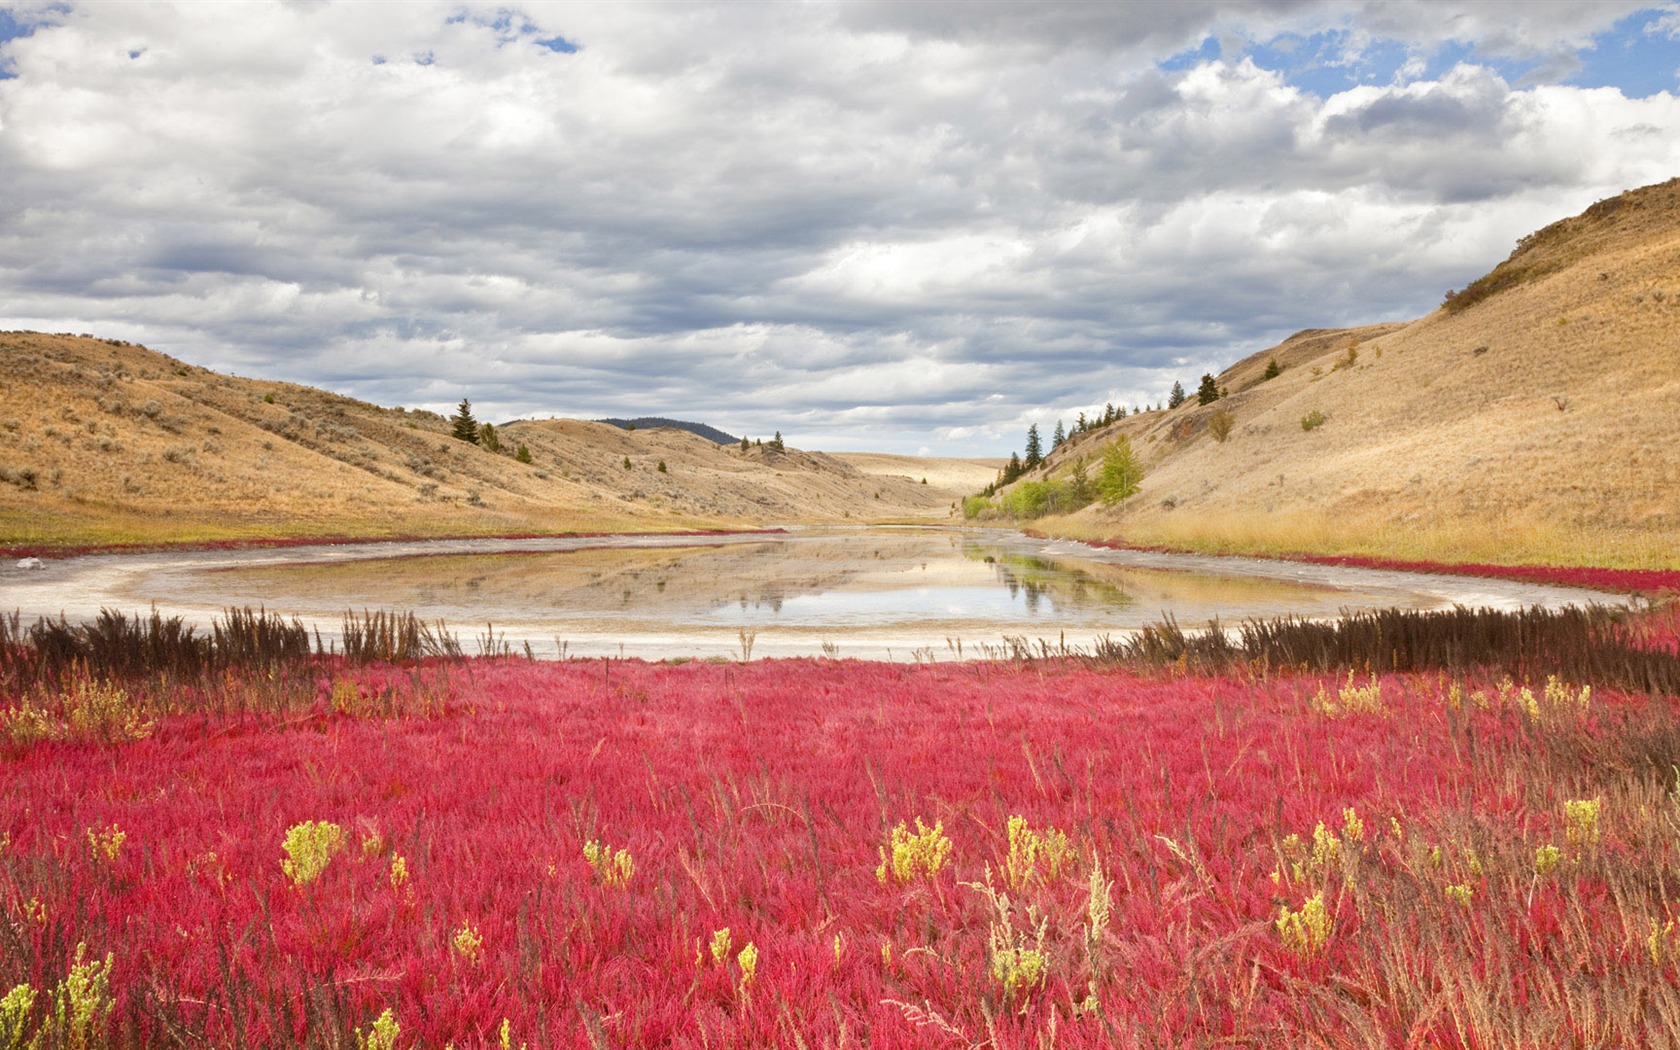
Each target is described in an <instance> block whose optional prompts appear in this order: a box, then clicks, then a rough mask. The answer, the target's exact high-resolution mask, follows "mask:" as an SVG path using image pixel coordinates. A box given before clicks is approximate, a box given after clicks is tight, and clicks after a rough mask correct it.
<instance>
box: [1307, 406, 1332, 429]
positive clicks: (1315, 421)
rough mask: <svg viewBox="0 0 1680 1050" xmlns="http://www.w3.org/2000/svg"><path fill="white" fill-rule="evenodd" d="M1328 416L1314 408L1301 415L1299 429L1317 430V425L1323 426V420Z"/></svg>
mask: <svg viewBox="0 0 1680 1050" xmlns="http://www.w3.org/2000/svg"><path fill="white" fill-rule="evenodd" d="M1329 418H1330V417H1329V416H1327V415H1325V414H1324V413H1323V412H1320V411H1319V410H1318V409H1316V408H1315V409H1313V410H1312V411H1311V412H1308V413H1307V414H1306V415H1304V416H1302V417H1301V429H1302V430H1317V429H1318V428H1319V427H1321V426H1323V425H1324V423H1325V421H1326V420H1328V419H1329Z"/></svg>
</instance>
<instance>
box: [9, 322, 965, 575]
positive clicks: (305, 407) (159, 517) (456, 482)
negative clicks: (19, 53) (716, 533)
mask: <svg viewBox="0 0 1680 1050" xmlns="http://www.w3.org/2000/svg"><path fill="white" fill-rule="evenodd" d="M498 430H499V433H500V437H501V444H502V449H503V451H502V453H501V454H496V453H492V452H489V451H487V450H485V449H482V448H479V447H477V446H475V445H471V444H468V443H466V442H461V441H457V440H455V439H453V438H451V437H450V435H449V426H448V423H447V421H446V420H445V419H444V418H443V417H441V416H439V415H437V414H435V413H431V412H425V411H405V410H403V409H401V408H382V407H379V406H377V405H372V404H368V403H366V402H362V401H356V400H353V399H351V398H346V397H341V396H338V395H335V394H330V393H327V392H325V391H321V390H316V389H313V388H310V387H304V386H298V385H294V384H289V383H278V382H266V381H262V380H250V379H241V378H237V377H233V376H227V375H221V374H218V373H215V372H211V371H208V370H206V369H203V368H197V367H194V366H192V365H189V364H186V363H184V362H181V361H177V360H175V359H173V358H171V357H168V356H166V355H163V354H160V353H157V352H155V351H152V350H148V349H146V348H144V347H140V346H134V345H130V344H127V343H122V342H119V341H116V340H101V339H96V338H93V337H91V336H70V335H43V334H39V333H32V332H4V333H0V545H5V546H42V545H44V546H53V545H73V544H92V543H125V542H141V543H152V542H182V541H204V540H222V539H255V538H270V537H314V536H347V537H380V536H399V535H408V536H442V535H449V536H466V535H493V534H507V533H525V532H535V533H564V532H596V531H648V530H679V529H689V528H714V527H746V526H758V525H765V524H776V523H785V522H820V521H852V522H860V523H861V522H868V521H878V520H905V519H916V520H920V519H925V518H934V519H940V520H943V519H947V518H949V517H950V516H951V515H952V514H953V510H952V508H953V503H954V501H955V500H957V499H958V498H960V496H961V494H962V493H963V492H965V491H967V490H968V489H970V488H972V487H973V486H972V485H970V484H967V483H966V480H967V478H968V476H969V475H971V474H972V473H973V472H974V469H975V468H970V471H969V474H963V473H962V471H961V470H957V475H958V476H960V477H962V478H963V479H964V481H965V483H963V484H960V485H956V486H953V485H951V484H950V483H949V476H948V471H947V470H946V467H945V466H942V465H941V464H943V463H944V461H931V460H930V461H925V463H926V464H932V465H933V466H934V467H935V469H933V470H932V476H930V477H929V478H928V483H927V484H923V483H922V481H921V477H922V476H924V475H925V474H926V473H928V472H927V471H918V467H920V466H922V465H923V464H924V461H922V460H917V459H913V458H910V457H899V458H898V460H897V461H896V462H897V466H898V469H896V470H893V469H889V468H890V467H892V466H893V465H894V463H895V461H894V460H893V458H892V457H888V458H886V459H885V460H880V459H877V460H874V461H871V464H870V465H869V469H859V468H858V467H856V466H854V465H852V464H850V463H848V462H846V461H844V460H842V459H839V458H836V457H832V456H826V455H823V454H820V453H807V452H801V451H799V450H796V449H792V448H789V449H787V450H786V451H777V450H773V449H770V448H760V447H754V448H752V449H750V450H748V451H742V450H741V449H739V448H738V447H735V446H718V445H715V444H713V443H711V442H709V441H706V440H704V439H702V438H699V437H696V436H695V435H693V434H689V433H686V432H683V431H677V430H664V429H657V430H637V431H624V430H619V429H618V428H616V427H612V426H608V425H606V424H600V423H587V422H579V421H573V420H552V421H546V422H536V421H524V422H515V423H511V424H508V425H506V426H502V427H499V428H498ZM522 442H523V443H524V444H526V445H527V446H528V447H529V450H530V452H531V460H532V461H531V462H530V463H529V464H526V463H521V462H518V461H517V460H516V459H515V458H514V455H513V453H514V450H515V449H516V448H517V447H518V446H519V444H520V443H522ZM626 462H628V464H629V465H628V466H626ZM661 462H663V463H664V464H665V469H664V470H663V471H662V470H660V469H659V465H660V463H661ZM978 469H979V471H980V472H982V473H984V474H989V472H990V471H991V470H992V469H994V468H993V467H990V466H984V467H980V468H978ZM912 475H914V476H912Z"/></svg>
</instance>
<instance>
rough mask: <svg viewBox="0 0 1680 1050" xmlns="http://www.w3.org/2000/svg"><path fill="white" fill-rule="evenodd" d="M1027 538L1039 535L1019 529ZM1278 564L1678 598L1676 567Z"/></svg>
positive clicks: (1109, 545)
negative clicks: (1471, 577)
mask: <svg viewBox="0 0 1680 1050" xmlns="http://www.w3.org/2000/svg"><path fill="white" fill-rule="evenodd" d="M1023 531H1025V532H1026V534H1027V535H1028V536H1036V537H1039V538H1043V534H1042V533H1038V532H1034V531H1032V530H1030V529H1028V530H1023ZM1082 542H1084V543H1086V544H1087V545H1088V546H1092V547H1101V548H1104V549H1107V550H1130V551H1149V552H1152V553H1156V554H1187V553H1192V552H1190V551H1186V550H1184V549H1182V548H1175V547H1161V546H1140V545H1138V544H1132V543H1123V542H1121V541H1118V540H1085V541H1082ZM1276 560H1278V561H1301V562H1307V563H1308V564H1312V565H1345V566H1349V567H1351V568H1359V569H1392V570H1394V571H1396V572H1430V573H1440V574H1443V575H1448V576H1481V577H1487V578H1490V579H1499V580H1521V581H1524V582H1528V583H1548V584H1556V585H1558V586H1562V587H1585V588H1588V589H1591V590H1596V591H1615V592H1618V593H1623V594H1647V595H1661V594H1680V569H1601V568H1594V567H1592V566H1585V565H1480V564H1474V563H1471V564H1462V563H1450V564H1449V563H1446V562H1438V561H1405V560H1402V559H1399V558H1378V557H1372V556H1367V555H1357V554H1284V555H1278V556H1277V558H1276Z"/></svg>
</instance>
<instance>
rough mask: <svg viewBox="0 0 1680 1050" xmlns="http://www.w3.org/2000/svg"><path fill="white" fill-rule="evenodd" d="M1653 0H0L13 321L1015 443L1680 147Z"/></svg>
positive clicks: (399, 397)
mask: <svg viewBox="0 0 1680 1050" xmlns="http://www.w3.org/2000/svg"><path fill="white" fill-rule="evenodd" d="M1677 96H1680V4H1676V3H1674V2H1666V3H1656V4H1652V3H1649V2H1640V0H1635V2H1631V3H1621V2H1616V0H1598V2H1592V3H1548V2H1545V0H1523V2H1504V0H1477V2H1459V0H1389V2H1381V0H1369V2H1341V0H1257V2H1205V3H1195V2H1176V3H1173V2H1165V0H1162V2H1147V0H1135V2H1131V3H1102V4H1097V3H1091V4H1086V3H1052V2H1045V0H1031V2H1015V0H999V2H994V3H963V2H944V3H920V4H917V3H903V2H891V3H887V2H883V3H871V2H858V3H820V2H819V3H747V2H734V3H692V2H691V3H676V4H664V3H653V2H649V3H613V4H607V3H602V4H591V3H553V4H548V3H539V2H530V3H522V4H521V3H509V4H503V5H478V4H457V3H443V4H431V3H402V4H398V3H316V2H292V3H260V2H248V3H237V4H225V5H224V4H216V3H207V2H198V3H181V4H169V3H144V4H142V3H116V2H105V3H51V4H35V3H21V4H20V3H5V2H0V328H6V329H19V328H27V329H40V330H46V331H55V332H56V331H71V332H90V333H93V334H95V335H99V336H104V337H115V338H122V339H129V340H133V341H136V342H142V343H145V344H146V345H148V346H151V347H153V348H154V349H159V350H163V351H165V352H168V353H170V354H173V355H175V356H177V357H181V358H184V359H186V360H188V361H191V362H193V363H195V364H202V365H205V366H207V367H211V368H216V369H220V370H226V371H232V372H236V373H238V374H241V375H247V376H257V377H264V378H280V379H288V380H293V381H297V382H304V383H310V384H314V385H318V386H323V387H327V388H329V389H332V390H336V391H340V392H343V393H347V394H351V395H354V396H357V397H361V398H365V399H368V400H372V401H376V402H379V403H382V404H388V405H389V404H403V405H409V406H425V407H431V408H434V409H439V410H445V411H447V410H449V409H450V408H452V407H453V405H454V403H455V402H456V401H458V400H459V399H460V398H461V397H462V396H469V397H471V398H472V400H473V402H474V404H475V406H476V408H477V413H478V415H479V416H480V418H488V419H495V420H505V419H510V418H514V417H519V416H543V417H546V416H548V415H561V416H582V417H600V416H608V415H641V414H652V415H670V416H676V417H680V418H688V419H697V420H701V421H704V422H708V423H711V424H713V425H715V426H718V427H721V428H723V429H725V430H729V431H731V432H734V433H741V432H746V433H749V434H752V435H754V436H768V435H769V434H770V433H771V432H772V431H774V430H780V431H782V432H783V433H784V435H786V437H787V439H788V441H789V442H790V443H793V444H796V445H799V446H802V447H807V448H827V449H876V450H883V451H898V452H928V453H933V454H957V455H963V454H977V455H995V454H1007V453H1008V451H1009V450H1010V449H1012V448H1014V449H1018V448H1020V447H1021V444H1022V435H1023V431H1024V430H1025V428H1026V426H1027V424H1028V423H1031V422H1038V423H1040V424H1042V425H1043V426H1044V427H1045V429H1046V430H1048V429H1049V428H1050V427H1051V426H1052V425H1053V424H1054V421H1055V420H1056V419H1057V418H1058V417H1061V418H1064V419H1070V420H1071V418H1072V417H1073V416H1074V415H1075V414H1076V413H1077V412H1079V411H1080V410H1081V409H1083V410H1086V411H1090V410H1093V409H1097V408H1100V407H1101V406H1102V405H1103V404H1104V403H1105V402H1108V401H1113V402H1115V403H1117V404H1125V405H1137V404H1141V403H1145V402H1153V401H1159V400H1161V399H1162V398H1164V396H1165V394H1166V391H1167V389H1168V388H1169V387H1170V386H1171V385H1172V382H1173V380H1174V379H1180V378H1181V379H1183V380H1185V381H1186V383H1187V384H1190V385H1193V384H1194V381H1195V380H1196V378H1197V377H1198V376H1199V375H1200V374H1201V373H1202V372H1203V371H1205V370H1211V369H1217V368H1219V367H1222V366H1224V365H1226V364H1229V363H1230V362H1232V361H1234V360H1236V359H1237V358H1239V357H1242V356H1245V355H1247V354H1249V353H1252V352H1254V351H1256V350H1259V349H1262V348H1264V347H1266V346H1268V345H1270V344H1272V343H1274V342H1276V341H1278V340H1279V339H1280V338H1282V337H1284V336H1286V335H1288V334H1289V333H1290V332H1292V331H1295V330H1297V329H1300V328H1307V327H1325V326H1332V325H1340V324H1354V323H1365V322H1370V321H1377V320H1389V319H1404V318H1410V317H1415V316H1419V315H1421V314H1424V313H1427V312H1428V311H1429V310H1431V309H1433V308H1435V307H1436V306H1437V305H1439V303H1440V301H1441V297H1442V293H1443V292H1445V291H1446V290H1447V289H1448V288H1453V287H1460V286H1462V285H1463V284H1464V283H1466V282H1467V281H1468V280H1470V279H1472V278H1474V277H1475V276H1477V275H1479V274H1481V273H1483V272H1485V271H1486V270H1488V269H1489V268H1490V267H1492V266H1493V265H1494V264H1495V263H1497V262H1498V261H1499V260H1500V259H1502V258H1504V257H1505V255H1506V254H1507V253H1509V251H1510V250H1511V248H1512V246H1513V245H1514V243H1515V241H1516V239H1517V238H1518V237H1520V236H1522V235H1523V234H1525V233H1528V232H1529V231H1531V230H1534V229H1536V228H1538V227H1540V226H1542V225H1544V224H1546V223H1548V222H1551V221H1553V220H1555V219H1558V218H1561V217H1563V216H1565V215H1568V214H1573V213H1574V212H1576V211H1579V210H1580V209H1581V208H1583V207H1585V206H1586V205H1588V204H1590V203H1592V202H1593V201H1594V200H1597V199H1599V198H1602V197H1605V196H1609V195H1612V194H1615V193H1618V192H1620V191H1621V190H1623V189H1627V188H1630V187H1634V186H1640V185H1645V184H1648V183H1652V182H1658V181H1662V180H1664V179H1667V178H1671V177H1673V176H1675V175H1680V98H1677Z"/></svg>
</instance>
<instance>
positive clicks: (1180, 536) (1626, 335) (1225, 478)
mask: <svg viewBox="0 0 1680 1050" xmlns="http://www.w3.org/2000/svg"><path fill="white" fill-rule="evenodd" d="M1274 359H1275V360H1276V361H1277V362H1278V364H1279V366H1280V367H1281V368H1282V372H1281V374H1280V375H1278V376H1277V377H1276V378H1274V379H1270V380H1267V379H1265V378H1264V376H1265V372H1266V370H1267V366H1268V364H1269V363H1270V362H1271V361H1272V360H1274ZM1218 382H1219V383H1220V385H1222V386H1223V387H1225V388H1227V389H1228V390H1229V392H1230V394H1229V396H1228V397H1227V398H1225V399H1223V400H1220V401H1218V402H1216V403H1214V404H1212V405H1206V406H1203V405H1198V404H1197V403H1196V398H1195V397H1194V395H1192V397H1191V399H1190V401H1189V402H1188V403H1186V404H1185V405H1183V406H1181V407H1179V408H1178V409H1175V410H1171V411H1161V412H1147V413H1143V414H1141V415H1136V416H1132V417H1129V418H1127V419H1125V420H1122V421H1120V422H1118V423H1116V424H1114V425H1112V426H1110V427H1108V428H1105V429H1103V430H1100V431H1096V432H1091V433H1086V434H1082V435H1079V436H1078V438H1076V439H1075V440H1072V441H1069V442H1068V443H1066V444H1065V445H1063V446H1062V447H1061V448H1060V449H1058V450H1057V451H1056V452H1055V454H1054V455H1052V456H1051V457H1050V460H1049V466H1048V473H1049V474H1051V475H1057V476H1065V475H1066V474H1067V473H1068V472H1069V471H1070V469H1071V466H1072V463H1073V461H1074V460H1075V459H1076V458H1078V457H1080V456H1084V457H1086V458H1087V460H1088V461H1089V462H1090V463H1091V464H1093V465H1094V464H1095V463H1096V462H1097V461H1098V459H1099V458H1100V456H1101V451H1102V449H1103V447H1104V446H1105V445H1107V444H1108V443H1109V442H1111V441H1112V440H1113V439H1114V438H1115V437H1117V436H1118V435H1120V434H1125V435H1127V436H1128V437H1129V438H1130V440H1131V441H1132V443H1133V446H1134V447H1135V448H1136V449H1137V450H1138V451H1139V452H1140V453H1141V454H1142V456H1143V458H1144V462H1145V464H1146V467H1147V470H1148V473H1147V476H1146V478H1145V480H1144V483H1143V487H1142V491H1141V492H1140V493H1139V494H1138V495H1137V496H1135V497H1133V498H1132V499H1131V500H1129V501H1127V502H1126V503H1125V504H1124V505H1123V506H1122V507H1121V508H1120V509H1119V510H1108V509H1104V508H1102V507H1100V506H1093V507H1091V508H1088V509H1086V510H1084V511H1082V512H1080V513H1078V514H1075V515H1071V516H1068V517H1066V518H1062V519H1057V520H1051V519H1046V520H1045V525H1046V526H1047V527H1049V528H1050V529H1051V530H1052V531H1057V532H1061V533H1064V534H1069V535H1077V536H1083V537H1087V538H1095V537H1103V538H1120V539H1124V540H1125V541H1128V542H1132V543H1140V544H1165V545H1171V546H1178V547H1189V548H1196V549H1203V550H1226V551H1248V552H1259V553H1277V552H1285V551H1299V552H1323V553H1357V554H1372V555H1381V556H1389V557H1422V558H1433V559H1442V560H1453V561H1487V562H1551V563H1565V564H1598V565H1613V566H1630V567H1673V566H1676V565H1680V179H1677V180H1673V181H1670V182H1667V183H1663V184H1660V185H1656V186H1650V187H1646V188H1644V189H1640V190H1634V191H1630V192H1628V193H1625V194H1622V195H1621V196H1619V197H1615V198H1611V199H1609V200H1606V201H1601V202H1599V203H1598V204H1596V205H1594V206H1593V207H1592V208H1590V209H1588V210H1587V211H1586V212H1584V213H1583V214H1581V215H1579V216H1575V217H1573V218H1569V219H1565V220H1563V221H1561V222H1558V223H1556V224H1554V225H1552V226H1549V227H1547V228H1546V229H1544V230H1541V231H1539V232H1537V233H1535V234H1533V235H1531V236H1529V237H1527V238H1524V240H1523V241H1522V243H1521V244H1520V245H1519V246H1518V248H1517V250H1516V251H1515V252H1513V253H1512V255H1511V258H1510V259H1508V260H1507V261H1506V262H1505V263H1503V264H1501V265H1500V266H1499V267H1498V268H1496V269H1495V270H1494V271H1492V273H1490V274H1489V275H1488V276H1487V277H1484V278H1482V279H1481V280H1479V281H1477V282H1475V283H1473V284H1472V285H1470V286H1469V287H1468V288H1467V289H1466V290H1465V291H1464V292H1461V293H1459V294H1458V295H1456V296H1453V297H1452V298H1451V299H1449V301H1448V304H1447V305H1446V306H1443V307H1442V308H1441V309H1439V310H1436V311H1435V312H1434V313H1432V314H1430V315H1429V316H1427V317H1424V318H1422V319H1420V320H1417V321H1413V322H1410V323H1404V324H1384V325H1374V326H1370V327H1366V328H1352V329H1344V330H1336V331H1325V330H1312V331H1306V332H1301V333H1299V334H1297V335H1295V336H1292V337H1291V338H1289V339H1287V340H1285V341H1284V342H1283V343H1281V344H1279V345H1278V346H1276V347H1274V348H1272V349H1270V350H1266V351H1263V352H1261V353H1258V354H1255V355H1254V356H1252V357H1249V358H1247V359H1245V360H1243V361H1239V362H1237V363H1236V364H1234V365H1232V366H1231V367H1230V368H1228V369H1226V370H1225V371H1224V372H1222V373H1221V374H1220V375H1219V376H1218ZM1191 389H1194V386H1193V384H1191ZM1220 413H1229V416H1228V417H1226V418H1225V419H1224V420H1223V422H1225V423H1228V424H1229V428H1230V429H1229V433H1228V436H1227V437H1226V439H1225V440H1224V441H1220V440H1218V439H1217V438H1216V436H1215V435H1216V431H1217V430H1218V429H1219V427H1218V426H1217V425H1215V426H1213V427H1211V428H1210V424H1215V423H1216V422H1217V421H1216V416H1217V415H1218V414H1220ZM1314 413H1318V414H1321V415H1322V417H1323V423H1322V425H1319V426H1316V427H1314V428H1313V429H1310V430H1308V429H1305V428H1304V427H1303V420H1304V419H1306V420H1307V421H1308V422H1311V420H1312V419H1313V418H1314V415H1313V414H1314ZM1036 476H1037V477H1039V478H1042V477H1044V476H1045V472H1040V473H1038V474H1037V475H1036Z"/></svg>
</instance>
